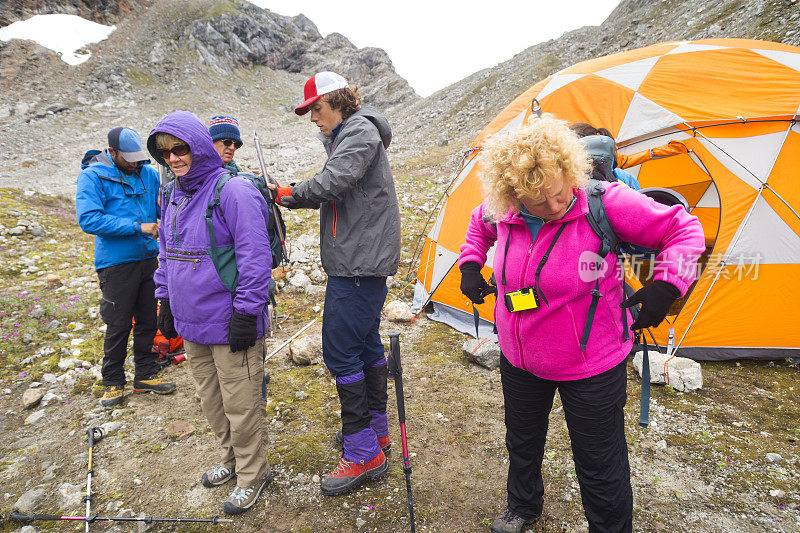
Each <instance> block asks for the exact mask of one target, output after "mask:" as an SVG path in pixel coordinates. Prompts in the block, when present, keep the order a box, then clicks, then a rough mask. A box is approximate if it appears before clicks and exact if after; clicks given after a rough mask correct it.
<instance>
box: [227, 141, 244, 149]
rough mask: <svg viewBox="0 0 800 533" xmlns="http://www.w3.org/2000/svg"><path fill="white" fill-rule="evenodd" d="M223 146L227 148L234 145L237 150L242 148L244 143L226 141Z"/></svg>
mask: <svg viewBox="0 0 800 533" xmlns="http://www.w3.org/2000/svg"><path fill="white" fill-rule="evenodd" d="M222 144H224V145H225V146H226V147H227V146H230V145H233V147H234V148H236V149H237V150H238V149H239V148H241V146H242V143H240V142H239V141H234V140H233V139H224V140H223V141H222Z"/></svg>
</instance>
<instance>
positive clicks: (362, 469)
mask: <svg viewBox="0 0 800 533" xmlns="http://www.w3.org/2000/svg"><path fill="white" fill-rule="evenodd" d="M360 104H361V97H360V96H359V94H358V89H357V88H356V87H349V86H348V84H347V81H346V80H345V79H344V78H343V77H342V76H340V75H338V74H336V73H333V72H320V73H318V74H316V75H314V76H313V77H312V78H311V79H309V80H308V82H307V83H306V85H305V101H303V103H301V104H300V105H299V106H297V107H296V108H295V113H297V114H298V115H304V114H306V113H308V112H309V111H310V112H311V122H313V123H314V124H316V125H317V127H319V129H320V132H321V134H322V144H323V145H324V147H325V151H326V152H327V153H328V160H327V161H326V163H325V166H324V167H323V169H322V171H320V172H319V173H317V174H316V175H315V176H314V177H312V178H311V179H309V180H306V181H304V182H302V183H298V184H297V185H295V186H293V187H282V188H280V189H278V201H279V203H281V204H282V205H284V206H286V207H290V208H302V207H308V208H318V209H319V210H320V217H319V219H320V241H321V242H320V245H321V255H322V268H323V269H324V270H325V272H326V273H327V274H328V284H327V289H326V291H325V310H324V315H323V318H322V353H323V359H324V361H325V365H326V366H327V367H328V369H329V370H330V372H331V374H333V375H334V376H335V377H336V389H337V392H338V393H339V401H340V402H341V406H342V432H341V433H342V437H341V439H340V440H341V442H342V458H341V460H340V461H339V464H338V465H337V466H336V468H335V469H334V470H333V471H332V472H331V473H330V474H328V475H327V476H325V478H323V480H322V487H321V489H322V493H323V494H327V495H336V494H343V493H345V492H348V491H350V490H353V489H355V488H356V487H358V486H359V485H361V484H362V483H363V482H364V481H365V480H366V479H368V478H369V479H377V478H378V477H380V476H382V475H383V474H384V473H385V472H386V470H387V469H388V463H387V462H386V456H385V453H388V452H389V450H390V448H391V442H390V440H389V427H388V422H387V420H386V378H387V373H388V372H387V366H386V357H385V355H384V348H383V343H382V342H381V338H380V335H379V333H378V328H379V327H380V317H381V309H382V308H383V304H384V302H385V301H386V293H387V288H386V277H387V276H392V275H394V274H395V273H396V272H397V267H398V263H399V261H400V209H399V208H398V206H397V195H396V194H395V189H394V180H393V178H392V173H391V170H390V169H389V160H388V158H387V157H386V148H388V147H389V143H390V142H391V139H392V133H391V129H390V128H389V123H388V122H387V121H386V118H384V116H383V115H381V114H380V113H379V112H378V111H377V110H376V109H374V108H372V107H369V106H365V107H361V105H360ZM337 438H338V435H337Z"/></svg>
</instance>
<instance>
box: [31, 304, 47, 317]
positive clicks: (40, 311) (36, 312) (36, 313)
mask: <svg viewBox="0 0 800 533" xmlns="http://www.w3.org/2000/svg"><path fill="white" fill-rule="evenodd" d="M45 313H46V311H45V308H44V307H42V306H41V305H37V306H35V307H34V308H33V309H31V316H32V317H33V318H41V317H42V316H44V314H45Z"/></svg>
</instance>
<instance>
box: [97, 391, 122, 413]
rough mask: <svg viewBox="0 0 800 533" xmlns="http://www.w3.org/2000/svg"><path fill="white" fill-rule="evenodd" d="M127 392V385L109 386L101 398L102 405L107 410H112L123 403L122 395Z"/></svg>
mask: <svg viewBox="0 0 800 533" xmlns="http://www.w3.org/2000/svg"><path fill="white" fill-rule="evenodd" d="M124 392H125V385H109V386H108V387H106V391H105V392H104V393H103V397H102V398H100V405H102V406H103V407H105V408H106V409H111V408H112V407H116V406H117V405H119V404H121V403H122V394H123V393H124Z"/></svg>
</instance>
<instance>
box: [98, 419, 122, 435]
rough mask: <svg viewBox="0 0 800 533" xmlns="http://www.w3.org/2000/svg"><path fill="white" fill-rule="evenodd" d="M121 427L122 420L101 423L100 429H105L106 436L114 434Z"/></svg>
mask: <svg viewBox="0 0 800 533" xmlns="http://www.w3.org/2000/svg"><path fill="white" fill-rule="evenodd" d="M121 427H122V422H105V423H103V424H100V429H102V430H103V433H104V436H106V437H110V436H111V435H114V434H115V433H116V432H117V431H118V430H119V428H121Z"/></svg>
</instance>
